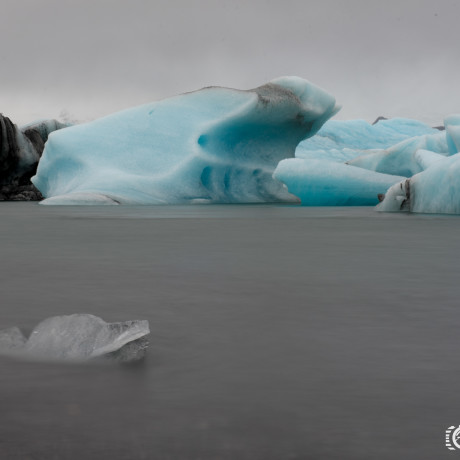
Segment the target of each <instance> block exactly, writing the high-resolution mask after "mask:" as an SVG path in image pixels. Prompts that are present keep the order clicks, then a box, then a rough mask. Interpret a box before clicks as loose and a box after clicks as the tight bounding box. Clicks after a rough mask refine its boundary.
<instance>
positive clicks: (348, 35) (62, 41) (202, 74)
mask: <svg viewBox="0 0 460 460" xmlns="http://www.w3.org/2000/svg"><path fill="white" fill-rule="evenodd" d="M0 10H1V11H0V36H1V39H2V41H1V43H2V46H1V51H0V58H1V65H0V70H1V74H0V82H1V84H0V112H2V113H3V114H4V115H7V116H9V117H10V118H12V120H13V121H14V122H16V123H18V124H22V123H26V122H29V121H33V120H35V119H37V118H45V117H53V118H59V117H61V118H63V117H64V118H65V117H67V118H73V119H77V120H82V121H84V120H90V119H93V118H96V117H99V116H103V115H106V114H108V113H111V112H114V111H116V110H120V109H123V108H127V107H130V106H133V105H138V104H143V103H145V102H150V101H154V100H157V99H161V98H164V97H168V96H171V95H174V94H178V93H181V92H185V91H190V90H194V89H197V88H201V87H203V86H209V85H220V86H227V87H233V88H240V89H248V88H253V87H255V86H259V85H261V84H263V83H265V82H267V81H269V80H270V79H272V78H275V77H278V76H282V75H297V76H300V77H303V78H306V79H308V80H310V81H312V82H314V83H316V84H317V85H319V86H321V87H323V88H324V89H326V90H327V91H329V92H330V93H332V94H333V95H334V96H335V97H336V98H337V101H338V102H339V103H340V104H342V105H343V109H342V111H341V112H340V113H339V115H337V118H339V119H352V118H363V119H366V120H368V121H373V120H374V119H375V118H376V117H377V116H379V115H385V116H387V117H395V116H405V117H411V118H417V119H420V120H423V121H426V122H429V123H439V122H440V121H441V120H442V118H443V117H444V115H447V114H450V113H455V112H460V83H459V75H460V49H459V46H458V40H457V33H456V32H457V29H458V23H459V21H460V1H459V0H377V1H375V0H169V1H166V0H129V1H128V0H60V1H55V0H2V5H1V9H0Z"/></svg>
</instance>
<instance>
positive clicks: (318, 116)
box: [32, 77, 339, 204]
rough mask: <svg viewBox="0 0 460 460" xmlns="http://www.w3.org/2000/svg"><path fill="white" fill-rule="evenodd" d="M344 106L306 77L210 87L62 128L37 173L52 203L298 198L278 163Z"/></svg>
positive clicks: (38, 182) (48, 146)
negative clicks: (281, 178) (280, 176)
mask: <svg viewBox="0 0 460 460" xmlns="http://www.w3.org/2000/svg"><path fill="white" fill-rule="evenodd" d="M338 110H339V107H338V106H337V105H336V102H335V98H334V97H333V96H331V95H330V94H328V93H327V92H326V91H324V90H322V89H321V88H319V87H317V86H315V85H313V84H312V83H310V82H308V81H306V80H303V79H301V78H298V77H282V78H279V79H276V80H273V81H271V82H269V83H268V84H266V85H263V86H261V87H259V88H256V89H254V90H249V91H240V90H233V89H228V88H219V87H210V88H205V89H202V90H199V91H195V92H191V93H186V94H182V95H179V96H176V97H173V98H170V99H165V100H163V101H160V102H155V103H151V104H147V105H143V106H140V107H136V108H133V109H128V110H125V111H122V112H119V113H116V114H113V115H110V116H107V117H105V118H101V119H98V120H95V121H93V122H90V123H86V124H82V125H77V126H73V127H70V128H66V129H63V130H59V131H55V132H54V133H52V134H51V135H50V137H49V139H48V142H47V144H46V146H45V151H44V153H43V156H42V159H41V161H40V163H39V166H38V170H37V174H36V175H35V176H34V177H33V178H32V182H33V183H34V184H35V186H36V187H37V188H38V189H39V190H40V191H41V193H42V194H43V195H44V196H45V197H46V198H47V199H46V200H45V201H44V202H43V203H44V204H117V203H126V204H174V203H196V202H199V203H251V202H276V201H294V200H298V199H297V198H296V197H294V196H292V195H290V194H289V193H288V192H287V191H286V188H285V187H284V186H283V185H282V184H281V183H280V182H278V181H277V180H275V179H273V177H272V175H273V171H274V170H275V168H276V166H277V164H278V163H279V161H280V160H282V159H284V158H289V157H293V156H294V152H295V148H296V146H297V145H298V143H299V142H300V141H302V140H303V139H305V138H307V137H309V136H312V135H314V134H315V133H316V132H317V131H318V130H319V129H320V128H321V126H322V125H323V124H324V122H326V121H327V120H328V119H329V118H330V117H331V116H333V115H334V114H335V113H336V112H337V111H338Z"/></svg>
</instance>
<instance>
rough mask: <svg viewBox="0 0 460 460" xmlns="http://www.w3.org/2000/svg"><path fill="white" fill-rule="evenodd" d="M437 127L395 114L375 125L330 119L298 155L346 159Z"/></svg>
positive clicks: (313, 157) (432, 132)
mask: <svg viewBox="0 0 460 460" xmlns="http://www.w3.org/2000/svg"><path fill="white" fill-rule="evenodd" d="M437 133H438V131H437V130H436V129H435V128H431V127H430V126H428V125H426V124H425V123H422V122H420V121H417V120H411V119H408V118H392V119H390V120H382V121H379V122H378V123H375V124H373V125H371V124H369V123H368V122H367V121H364V120H348V121H339V120H329V121H328V122H326V123H325V124H324V125H323V127H322V128H321V129H320V130H319V131H318V133H317V134H316V135H315V136H313V137H311V138H309V139H306V140H304V141H302V142H300V144H299V145H298V146H297V149H296V152H295V156H296V157H297V158H304V159H316V160H321V159H328V160H334V161H337V162H341V163H343V162H346V161H348V160H351V159H353V158H355V157H357V156H360V155H363V154H364V153H368V151H374V150H383V149H388V148H390V147H391V146H393V145H395V144H398V143H400V142H402V141H405V140H407V139H409V138H412V137H419V136H423V135H434V134H437Z"/></svg>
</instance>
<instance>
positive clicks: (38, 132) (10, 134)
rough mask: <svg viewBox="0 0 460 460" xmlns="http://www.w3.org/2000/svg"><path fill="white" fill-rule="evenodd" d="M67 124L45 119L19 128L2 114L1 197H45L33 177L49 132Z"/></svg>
mask: <svg viewBox="0 0 460 460" xmlns="http://www.w3.org/2000/svg"><path fill="white" fill-rule="evenodd" d="M66 126H67V125H65V124H63V123H60V122H59V121H56V120H43V121H39V122H36V123H32V124H29V125H26V126H25V127H23V128H18V127H17V126H16V125H15V124H14V123H13V122H12V121H11V120H10V119H9V118H8V117H5V116H3V115H2V114H0V201H39V200H41V199H43V196H42V194H41V193H40V192H39V191H38V190H37V188H35V186H34V185H33V184H32V183H31V182H30V178H31V177H32V176H33V175H34V174H35V172H36V171H37V166H38V162H39V160H40V157H41V155H42V153H43V150H44V148H45V142H46V141H47V140H48V135H49V134H50V133H51V132H53V131H56V130H58V129H61V128H65V127H66Z"/></svg>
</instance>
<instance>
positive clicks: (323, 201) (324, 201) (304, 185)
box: [274, 158, 404, 206]
mask: <svg viewBox="0 0 460 460" xmlns="http://www.w3.org/2000/svg"><path fill="white" fill-rule="evenodd" d="M274 177H275V178H276V179H278V180H280V181H282V182H284V183H285V184H286V185H287V187H288V189H289V192H290V193H292V194H294V195H296V196H298V197H299V198H300V199H301V201H302V204H303V205H304V206H373V205H376V204H377V203H378V202H379V199H378V196H379V195H380V194H384V193H385V192H386V190H387V189H388V188H389V187H391V186H392V185H393V184H395V183H396V182H399V181H401V180H403V179H404V178H403V177H400V176H392V175H389V174H381V173H377V172H373V171H366V170H364V169H362V168H357V167H356V166H349V165H346V164H343V163H337V162H334V161H328V160H304V159H301V158H295V159H292V160H284V161H281V162H280V163H279V165H278V167H277V168H276V170H275V173H274Z"/></svg>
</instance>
